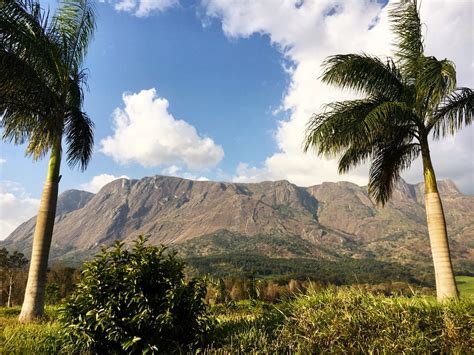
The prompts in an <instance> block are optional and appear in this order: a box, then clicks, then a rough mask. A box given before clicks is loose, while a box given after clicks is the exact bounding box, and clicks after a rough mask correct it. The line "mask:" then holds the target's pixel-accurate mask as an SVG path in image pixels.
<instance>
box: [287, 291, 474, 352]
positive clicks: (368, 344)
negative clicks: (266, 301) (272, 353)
mask: <svg viewBox="0 0 474 355" xmlns="http://www.w3.org/2000/svg"><path fill="white" fill-rule="evenodd" d="M473 329H474V303H473V302H472V301H469V300H461V301H459V302H451V303H446V304H439V303H435V302H431V301H428V300H424V299H421V298H413V299H406V298H387V297H381V296H375V295H372V294H370V293H369V294H368V293H365V292H361V291H360V290H357V289H350V290H327V291H324V292H319V293H312V292H310V293H309V294H308V295H305V296H301V297H299V298H297V299H295V300H294V301H293V302H292V303H291V304H290V306H289V309H288V315H287V317H286V319H285V322H284V324H283V326H282V328H281V331H280V339H281V341H282V342H283V343H284V344H286V345H285V346H288V347H289V348H292V349H295V350H298V351H304V352H306V351H307V352H321V351H325V350H328V349H330V350H331V351H334V352H364V353H433V352H443V353H451V352H453V353H472V352H473V351H474V333H473Z"/></svg>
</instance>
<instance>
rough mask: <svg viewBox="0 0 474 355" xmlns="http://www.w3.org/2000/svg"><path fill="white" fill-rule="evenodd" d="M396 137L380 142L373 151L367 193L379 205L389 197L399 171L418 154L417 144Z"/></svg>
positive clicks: (398, 177)
mask: <svg viewBox="0 0 474 355" xmlns="http://www.w3.org/2000/svg"><path fill="white" fill-rule="evenodd" d="M401 136H402V137H403V135H401ZM398 138H399V137H396V138H395V139H393V140H388V141H387V140H384V141H383V142H380V144H379V145H378V146H377V147H376V149H375V150H374V153H373V160H372V164H371V166H370V170H369V186H368V189H369V195H370V196H371V197H372V198H373V199H374V200H375V201H376V202H377V203H379V204H381V205H384V204H385V203H386V202H387V201H388V200H389V198H390V197H391V195H392V192H393V187H394V186H395V183H396V182H397V181H398V180H399V179H400V173H401V172H402V171H403V170H404V169H407V168H408V167H409V166H410V164H411V162H412V161H413V160H414V159H416V158H417V157H418V156H419V154H420V145H419V144H417V143H408V142H406V141H405V140H404V139H401V140H400V139H398Z"/></svg>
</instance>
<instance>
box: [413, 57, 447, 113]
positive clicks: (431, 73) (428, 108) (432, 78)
mask: <svg viewBox="0 0 474 355" xmlns="http://www.w3.org/2000/svg"><path fill="white" fill-rule="evenodd" d="M421 63H422V64H421V65H420V69H419V73H418V77H417V80H416V84H415V87H416V95H417V100H416V102H417V103H418V106H419V107H418V109H419V112H420V113H422V115H423V114H425V116H426V117H429V116H430V114H431V113H432V112H433V111H434V110H435V109H436V108H437V107H438V106H439V104H440V103H441V102H442V101H443V99H444V98H445V97H446V96H448V95H450V94H451V93H452V92H453V90H454V89H455V88H456V69H455V67H454V64H453V62H451V61H449V60H447V59H444V60H437V59H436V58H435V57H423V58H422V59H421Z"/></svg>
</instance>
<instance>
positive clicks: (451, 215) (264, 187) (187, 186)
mask: <svg viewBox="0 0 474 355" xmlns="http://www.w3.org/2000/svg"><path fill="white" fill-rule="evenodd" d="M440 191H441V194H442V195H443V201H444V205H445V210H446V214H447V221H448V226H449V234H450V237H451V244H452V249H453V255H454V257H455V259H456V260H471V261H474V197H473V196H465V195H462V194H461V193H460V192H459V190H458V189H457V188H456V186H455V185H454V184H453V183H452V182H450V181H441V182H440ZM34 223H35V220H34V219H32V220H30V221H28V222H25V223H24V224H22V225H21V226H20V227H18V228H17V229H16V230H15V231H14V232H13V233H12V234H11V235H10V236H9V237H8V238H7V239H6V240H5V241H4V244H6V245H7V246H8V247H10V248H17V249H20V250H23V251H24V252H29V250H30V248H31V238H32V232H33V230H34ZM223 231H224V232H223ZM139 234H144V235H148V236H149V237H150V241H151V242H152V243H154V244H160V243H164V244H171V245H175V246H177V248H178V249H181V250H184V252H185V253H187V254H191V255H193V253H194V254H195V255H197V254H199V255H202V254H206V253H217V252H219V253H222V252H226V251H228V252H229V251H231V252H236V251H247V252H260V253H262V254H265V255H271V256H295V255H297V256H308V257H324V258H335V257H337V256H338V255H346V256H351V257H356V258H364V257H373V258H377V259H381V260H392V261H397V262H401V263H412V262H429V259H430V253H429V241H428V236H427V228H426V222H425V212H424V207H423V187H422V185H409V184H407V183H405V182H403V181H400V183H399V184H398V186H397V189H396V191H395V193H394V195H393V198H392V200H391V201H390V202H389V203H388V204H387V205H386V206H385V207H384V208H382V207H380V206H376V205H374V203H372V201H371V200H370V199H369V197H368V195H367V190H366V188H364V187H360V186H357V185H355V184H352V183H348V182H338V183H323V184H321V185H317V186H312V187H309V188H302V187H298V186H296V185H293V184H291V183H289V182H287V181H274V182H262V183H255V184H237V183H220V182H207V181H191V180H185V179H180V178H176V177H164V176H155V177H146V178H143V179H141V180H126V179H119V180H116V181H113V182H111V183H110V184H108V185H106V186H104V187H103V188H102V189H101V190H100V191H99V192H98V193H97V194H95V195H92V194H90V193H86V192H82V191H66V192H65V193H63V194H62V195H61V196H60V199H59V201H58V213H57V217H56V225H55V230H54V236H53V245H52V259H59V258H62V259H64V258H66V259H68V258H69V259H70V258H81V257H86V256H89V255H92V254H93V253H95V252H97V250H98V249H99V247H100V245H103V244H106V245H108V244H111V243H112V242H114V241H115V240H123V241H125V242H129V241H130V240H131V239H133V238H135V237H136V236H137V235H139ZM183 248H184V249H183ZM226 248H232V249H233V250H226ZM235 248H238V249H239V250H234V249H235ZM191 250H194V252H190V251H191Z"/></svg>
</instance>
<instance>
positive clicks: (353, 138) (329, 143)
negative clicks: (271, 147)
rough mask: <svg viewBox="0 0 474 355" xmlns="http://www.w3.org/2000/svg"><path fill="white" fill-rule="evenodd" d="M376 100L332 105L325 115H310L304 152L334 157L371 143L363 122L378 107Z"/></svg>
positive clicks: (368, 132) (343, 102)
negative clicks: (355, 146) (311, 149)
mask: <svg viewBox="0 0 474 355" xmlns="http://www.w3.org/2000/svg"><path fill="white" fill-rule="evenodd" d="M379 104H380V101H379V100H378V99H377V98H371V99H366V100H350V101H340V102H334V103H331V104H329V105H327V106H326V112H323V113H320V114H316V115H313V117H312V118H311V120H310V121H309V123H308V126H307V129H306V137H305V141H304V150H305V151H308V150H309V149H310V148H314V149H316V151H317V152H318V154H325V155H328V156H334V155H337V154H339V153H341V152H343V151H344V150H345V149H347V148H348V147H350V146H351V145H357V144H359V143H364V142H366V141H367V140H370V134H371V132H370V129H369V126H368V125H367V123H366V122H365V118H366V117H367V115H368V114H369V113H370V112H371V111H372V110H373V109H374V108H376V107H377V106H378V105H379Z"/></svg>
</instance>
